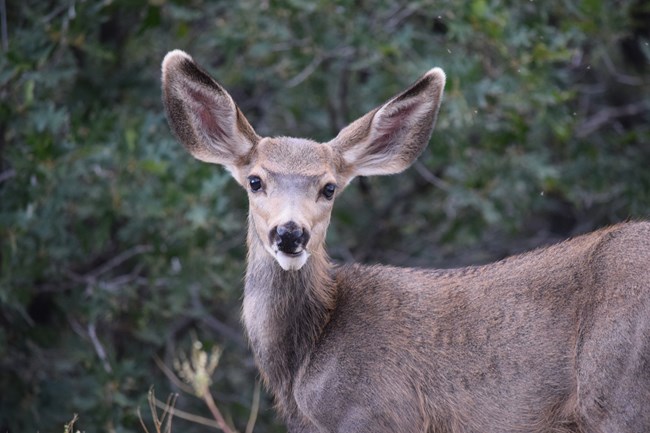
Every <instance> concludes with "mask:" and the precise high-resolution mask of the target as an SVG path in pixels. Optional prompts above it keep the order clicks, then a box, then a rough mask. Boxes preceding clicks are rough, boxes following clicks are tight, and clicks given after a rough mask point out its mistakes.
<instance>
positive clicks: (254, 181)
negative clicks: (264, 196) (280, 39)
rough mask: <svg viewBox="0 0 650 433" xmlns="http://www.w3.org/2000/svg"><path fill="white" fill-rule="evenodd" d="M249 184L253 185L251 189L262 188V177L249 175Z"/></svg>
mask: <svg viewBox="0 0 650 433" xmlns="http://www.w3.org/2000/svg"><path fill="white" fill-rule="evenodd" d="M248 185H249V186H250V187H251V191H253V192H257V191H259V190H260V189H262V179H260V177H259V176H248Z"/></svg>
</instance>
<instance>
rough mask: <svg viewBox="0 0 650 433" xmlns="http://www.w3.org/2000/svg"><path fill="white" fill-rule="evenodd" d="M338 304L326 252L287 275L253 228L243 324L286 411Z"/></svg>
mask: <svg viewBox="0 0 650 433" xmlns="http://www.w3.org/2000/svg"><path fill="white" fill-rule="evenodd" d="M335 299H336V289H335V284H334V280H333V277H332V265H331V264H330V262H329V258H328V257H327V253H326V252H325V250H324V248H323V247H322V246H321V247H320V248H319V249H318V250H316V251H313V252H312V253H311V256H310V257H309V259H308V260H307V263H305V265H304V266H303V267H302V268H301V269H300V270H298V271H285V270H283V269H282V268H281V267H280V265H279V264H278V263H277V262H276V260H275V259H274V258H273V257H271V256H270V255H269V253H268V252H266V250H265V249H264V247H263V245H262V243H261V241H260V239H259V237H258V236H257V232H256V231H255V229H254V227H253V223H252V221H251V222H250V223H249V231H248V264H247V269H246V282H245V288H244V302H243V304H244V308H243V319H244V324H245V326H246V330H247V333H248V337H249V341H250V345H251V348H252V350H253V352H254V355H255V359H256V362H257V364H258V367H259V369H260V371H261V372H262V376H263V377H264V380H265V381H266V383H267V386H268V387H269V388H270V389H271V391H272V392H273V393H274V394H275V396H276V398H277V399H278V403H279V404H280V405H281V406H283V403H289V402H290V401H291V395H292V389H293V382H292V378H293V377H295V373H296V372H297V370H298V368H299V367H300V365H301V364H302V362H303V361H304V359H305V357H306V355H307V354H308V353H309V351H310V350H311V348H312V347H313V345H314V344H315V342H316V341H317V340H318V338H319V336H320V334H321V332H322V330H323V328H324V327H325V325H326V324H327V322H328V321H329V318H330V314H331V311H332V310H333V309H334V303H335Z"/></svg>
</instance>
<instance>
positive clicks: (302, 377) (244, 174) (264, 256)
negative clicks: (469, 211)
mask: <svg viewBox="0 0 650 433" xmlns="http://www.w3.org/2000/svg"><path fill="white" fill-rule="evenodd" d="M443 88H444V74H443V73H442V71H439V70H432V71H430V72H429V73H428V74H426V75H425V76H423V77H422V78H421V79H420V80H418V81H417V82H416V83H415V84H414V85H413V86H411V87H410V88H409V89H407V90H406V91H405V92H403V93H402V94H400V95H398V96H397V97H395V98H393V99H391V100H389V101H388V102H387V103H386V104H384V105H382V106H381V107H378V108H377V109H375V110H373V111H371V112H370V113H368V114H367V115H365V116H363V117H362V118H361V119H359V120H357V121H356V122H354V123H352V124H351V125H350V126H348V127H347V128H345V129H344V130H343V131H341V133H340V134H339V135H338V136H337V138H335V139H334V140H332V141H331V142H329V143H326V144H321V143H316V142H313V141H309V140H299V139H294V138H287V137H283V138H260V137H258V136H257V135H256V134H255V132H254V131H253V130H252V128H251V127H250V125H249V124H248V122H247V121H246V120H245V119H244V118H243V116H242V115H241V113H240V111H239V109H238V108H237V107H236V105H234V102H232V99H231V98H230V96H229V95H228V94H227V92H225V90H223V88H221V87H220V86H219V85H218V84H216V82H214V81H213V80H212V79H211V78H210V77H209V76H207V74H205V73H204V72H202V71H201V70H200V69H199V68H198V67H197V66H195V65H194V63H193V61H192V60H191V58H190V57H189V56H187V55H186V54H184V53H180V52H172V53H170V54H169V55H168V56H167V57H166V58H165V61H164V63H163V89H164V100H165V106H166V108H167V114H168V117H169V120H170V125H171V126H172V129H173V130H174V133H175V134H176V135H177V136H178V138H179V140H180V141H181V142H182V143H183V144H184V145H185V146H186V147H187V148H188V150H189V151H190V152H191V153H192V154H193V155H195V156H196V157H197V158H199V159H203V160H206V161H209V162H214V163H218V164H223V165H225V166H226V167H227V168H228V169H229V170H230V171H231V172H232V174H233V176H234V177H235V178H236V179H237V180H238V182H239V183H240V184H242V185H243V186H245V187H246V186H247V182H248V178H249V176H255V177H256V178H258V179H260V181H261V182H262V185H263V188H261V189H260V190H259V191H252V190H251V191H249V200H250V207H251V213H250V217H249V232H248V267H247V272H246V282H245V289H244V323H245V325H246V328H247V333H248V336H249V339H250V343H251V347H252V349H253V352H254V354H255V358H256V361H257V364H258V367H259V369H260V372H261V373H262V377H263V378H264V381H265V383H266V385H267V387H268V388H269V390H270V391H271V392H272V394H273V395H274V396H275V399H276V404H277V408H278V410H279V412H280V414H281V416H282V417H283V418H284V419H285V420H286V422H287V425H288V427H289V431H291V432H303V433H312V432H314V433H315V432H367V433H382V432H386V433H388V432H391V433H392V432H400V433H410V432H413V433H416V432H417V433H420V432H427V433H469V432H476V433H479V432H480V433H501V432H522V433H523V432H531V433H542V432H555V433H569V432H573V433H587V432H589V433H606V432H608V433H609V432H626V433H633V432H645V431H650V406H649V405H650V297H649V295H650V223H646V222H636V223H625V224H620V225H616V226H613V227H609V228H605V229H602V230H600V231H597V232H594V233H591V234H588V235H584V236H580V237H577V238H575V239H572V240H568V241H565V242H563V243H560V244H557V245H554V246H551V247H548V248H546V249H539V250H535V251H532V252H530V253H527V254H523V255H519V256H515V257H511V258H508V259H506V260H503V261H501V262H498V263H494V264H491V265H487V266H478V267H467V268H462V269H452V270H427V269H404V268H393V267H388V266H364V265H359V264H351V265H344V266H336V265H333V264H332V263H331V262H330V260H329V259H328V257H327V254H326V252H325V249H324V239H325V232H326V229H327V225H328V224H329V218H330V213H331V206H332V201H331V200H328V199H326V198H324V197H323V195H322V190H323V186H324V185H327V184H336V185H338V191H340V190H342V189H343V188H344V187H345V185H347V184H348V183H349V181H350V180H351V179H352V178H353V177H354V176H357V175H363V174H391V173H396V172H399V171H401V170H403V169H404V168H406V167H407V166H408V165H410V164H411V163H412V162H413V160H415V158H417V156H418V155H419V154H420V153H421V152H422V149H424V147H425V146H426V144H427V142H428V140H429V136H430V134H431V130H432V128H433V124H434V123H435V119H436V115H437V112H438V107H439V105H440V100H441V96H442V90H443ZM197 92H198V93H197ZM197 110H198V111H197ZM288 220H290V221H291V222H293V223H296V224H297V225H298V226H300V227H301V228H302V229H304V230H305V231H308V232H309V234H310V240H309V241H308V243H307V244H306V245H305V246H304V247H305V254H308V256H304V255H301V257H302V258H303V259H304V258H305V257H307V258H306V261H304V260H303V261H299V260H301V259H296V258H286V257H281V255H280V253H278V252H277V251H276V250H274V249H273V247H274V245H273V240H272V239H273V236H270V235H269V233H270V234H271V235H273V234H274V233H275V227H277V226H278V225H279V224H283V223H287V222H288ZM300 254H303V253H300ZM283 260H284V262H283ZM287 267H288V268H289V270H285V269H286V268H287Z"/></svg>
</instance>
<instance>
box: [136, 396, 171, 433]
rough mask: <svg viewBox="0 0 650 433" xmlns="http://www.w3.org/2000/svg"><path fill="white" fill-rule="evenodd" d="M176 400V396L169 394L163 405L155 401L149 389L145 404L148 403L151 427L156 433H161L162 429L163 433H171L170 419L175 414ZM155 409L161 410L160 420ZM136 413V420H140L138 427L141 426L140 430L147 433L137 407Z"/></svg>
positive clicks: (147, 430)
mask: <svg viewBox="0 0 650 433" xmlns="http://www.w3.org/2000/svg"><path fill="white" fill-rule="evenodd" d="M177 399H178V394H176V393H173V394H170V395H169V396H168V397H167V401H166V402H165V403H163V402H161V401H159V400H157V399H156V395H155V394H154V391H153V387H151V389H149V394H148V396H147V402H148V403H149V411H150V412H151V417H152V419H153V425H154V427H155V429H156V433H163V429H164V433H171V431H172V419H173V417H174V413H175V411H174V406H175V405H176V400H177ZM156 407H160V408H162V409H163V414H162V418H159V417H158V410H157V409H156ZM137 412H138V418H139V419H140V425H142V428H143V429H144V431H145V433H149V429H148V428H147V425H146V424H145V422H144V419H143V418H142V413H141V412H140V408H139V407H138V409H137ZM165 422H166V424H165Z"/></svg>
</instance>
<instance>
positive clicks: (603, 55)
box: [0, 0, 650, 433]
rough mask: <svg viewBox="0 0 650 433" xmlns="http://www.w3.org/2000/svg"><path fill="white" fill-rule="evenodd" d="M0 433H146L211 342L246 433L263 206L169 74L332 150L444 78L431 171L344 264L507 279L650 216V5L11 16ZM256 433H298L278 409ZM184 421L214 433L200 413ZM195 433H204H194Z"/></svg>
mask: <svg viewBox="0 0 650 433" xmlns="http://www.w3.org/2000/svg"><path fill="white" fill-rule="evenodd" d="M1 4H2V11H3V16H4V18H5V24H6V27H4V28H5V29H6V31H3V32H2V35H1V36H2V41H1V42H2V56H1V57H0V96H1V98H0V431H2V432H12V433H13V432H37V431H39V432H56V431H61V430H62V428H63V427H62V426H63V424H64V423H65V422H66V421H68V420H70V418H71V417H72V414H74V413H78V414H79V416H80V421H79V423H78V424H77V428H79V429H80V430H82V431H86V432H96V431H107V432H139V431H142V429H141V427H140V425H139V421H138V417H137V414H136V408H137V407H143V408H144V407H145V405H146V404H145V401H146V395H147V391H148V390H149V388H150V386H152V385H153V386H155V389H156V391H157V393H158V395H159V397H160V398H162V399H164V397H165V396H166V395H167V393H169V392H174V391H178V388H177V386H176V385H175V384H174V383H172V382H170V381H169V379H168V378H167V377H166V376H165V375H164V374H163V372H162V371H161V369H160V368H159V367H158V366H157V364H156V362H155V358H156V357H158V358H160V360H162V361H163V362H164V363H165V364H166V365H168V366H171V365H172V363H173V360H174V359H175V358H176V357H177V356H178V355H177V354H178V351H179V350H180V349H187V348H188V347H189V345H190V344H191V342H192V340H193V338H198V339H200V340H202V341H203V342H204V344H205V345H206V347H212V346H214V345H218V346H220V347H222V348H223V349H224V354H223V356H222V359H221V363H220V366H219V368H218V369H217V372H216V374H215V377H214V384H213V387H212V389H213V392H214V394H215V396H216V399H217V400H218V402H219V405H220V407H221V408H222V411H223V412H224V414H225V416H226V418H228V419H229V420H231V422H232V423H234V425H235V426H236V427H237V428H238V429H240V430H242V429H243V428H244V425H245V423H246V419H247V417H248V413H249V410H250V406H251V398H252V394H253V389H254V384H255V380H256V377H257V374H256V372H255V368H254V364H253V362H252V359H251V356H250V353H249V352H248V350H247V348H246V342H245V339H244V337H243V333H242V330H241V329H240V328H241V326H240V322H239V311H240V298H241V285H242V275H243V268H244V256H245V250H244V236H245V234H244V230H245V227H244V222H245V219H246V202H245V198H244V195H243V194H242V192H241V191H240V190H239V188H238V187H237V186H236V185H235V183H234V182H233V181H231V180H229V178H228V175H227V174H226V173H225V172H224V170H222V169H220V168H217V167H211V166H208V165H205V164H200V163H198V162H196V161H194V160H192V158H191V157H190V156H189V155H187V154H186V153H185V152H184V150H183V149H182V148H181V146H180V145H179V144H177V143H176V142H175V141H174V139H173V138H172V136H171V134H170V132H169V130H168V127H167V125H166V122H165V119H164V116H163V110H162V105H161V101H160V90H159V89H160V82H159V65H160V62H161V60H162V58H163V56H164V54H165V53H166V52H167V51H168V50H171V49H173V48H181V49H184V50H186V51H188V52H190V53H191V54H192V55H193V56H194V58H195V59H197V61H199V62H200V63H202V64H203V65H204V66H205V67H206V68H207V69H208V70H209V71H210V72H211V73H213V74H214V75H215V76H216V77H218V79H219V81H220V82H221V83H223V84H224V85H225V86H226V87H227V88H228V89H229V90H230V91H231V93H232V94H233V96H234V97H235V99H236V100H237V101H238V103H239V105H240V106H241V108H242V109H243V111H244V112H245V113H246V115H247V117H248V118H249V119H250V120H251V122H252V124H253V125H255V127H256V129H257V131H258V132H259V133H260V134H262V135H293V136H306V137H311V138H315V139H327V138H329V137H332V136H333V135H334V134H336V132H337V131H338V130H339V129H340V128H341V127H342V126H344V125H345V124H347V123H348V122H350V121H351V120H354V119H355V118H356V117H358V116H360V115H361V114H363V113H365V112H366V111H367V110H369V109H371V108H373V107H374V106H376V105H378V104H379V103H381V102H382V101H384V100H385V99H387V98H388V97H390V96H391V95H392V94H394V93H395V92H397V91H399V90H401V89H402V88H404V87H405V86H406V85H408V84H409V83H410V82H412V81H413V80H414V79H416V78H417V77H418V76H419V75H420V74H421V73H423V72H424V71H426V70H427V69H429V68H430V67H432V66H441V67H443V68H444V69H445V71H446V73H447V76H448V84H447V89H446V96H445V101H444V103H443V107H442V110H441V113H440V118H439V122H438V125H437V128H436V131H435V132H434V136H433V138H432V141H431V145H430V147H429V149H428V150H427V151H426V152H425V154H424V155H423V156H422V158H421V159H420V161H419V162H418V163H417V164H416V165H415V166H414V167H413V168H411V169H410V170H409V171H407V172H406V173H404V174H402V175H400V176H397V177H391V178H372V179H371V178H368V179H360V180H358V181H355V183H354V184H353V185H352V186H351V187H350V188H349V189H348V190H347V191H346V193H345V194H344V195H343V196H342V197H341V198H340V200H339V203H338V206H337V208H336V210H335V214H334V217H333V223H332V227H331V228H330V233H329V238H328V243H329V245H330V253H331V255H332V256H333V257H334V258H335V259H336V260H339V261H349V260H359V261H363V262H368V263H373V262H381V263H391V264H396V265H410V266H441V267H449V266H457V265H465V264H476V263H485V262H487V261H491V260H495V259H499V258H502V257H504V256H506V255H509V254H513V253H516V252H520V251H522V250H525V249H529V248H532V247H535V246H539V245H543V244H547V243H550V242H553V241H556V240H559V239H562V238H565V237H567V236H572V235H575V234H579V233H583V232H586V231H589V230H592V229H594V228H597V227H600V226H603V225H606V224H610V223H613V222H617V221H622V220H626V219H630V218H632V219H636V218H645V217H648V215H649V214H650V170H649V168H650V131H649V130H650V76H649V74H648V70H649V67H650V64H649V59H650V47H649V41H650V35H649V32H650V2H648V1H647V0H635V1H625V0H620V1H615V0H585V1H581V2H571V1H564V0H562V1H561V0H548V1H541V0H526V1H505V0H458V1H435V2H434V1H433V0H413V1H398V0H336V1H324V0H323V1H311V2H308V1H300V0H261V1H253V0H241V1H237V2H231V1H207V0H191V1H180V0H148V1H147V0H112V1H111V0H103V1H87V0H86V1H84V0H70V1H42V0H38V1H36V0H23V1H20V2H18V1H9V2H5V1H4V0H3V1H2V2H1ZM262 400H263V401H262V407H261V410H260V417H259V419H258V421H257V425H256V429H255V431H256V432H276V431H283V428H282V427H281V426H280V425H279V424H278V423H277V421H276V420H275V418H274V415H273V411H272V409H271V404H270V402H269V399H268V397H263V399H262ZM177 406H178V407H179V408H181V409H184V410H188V411H191V412H194V413H199V414H203V415H207V413H208V412H207V410H206V408H205V407H204V405H203V404H202V403H201V401H199V400H198V399H196V398H194V397H192V396H189V395H186V394H183V395H181V397H180V398H179V401H178V404H177ZM174 423H175V424H174V426H175V430H178V431H186V432H193V431H199V430H205V429H206V428H205V427H201V426H198V425H196V424H193V423H189V422H186V421H183V420H181V419H176V420H175V421H174Z"/></svg>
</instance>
